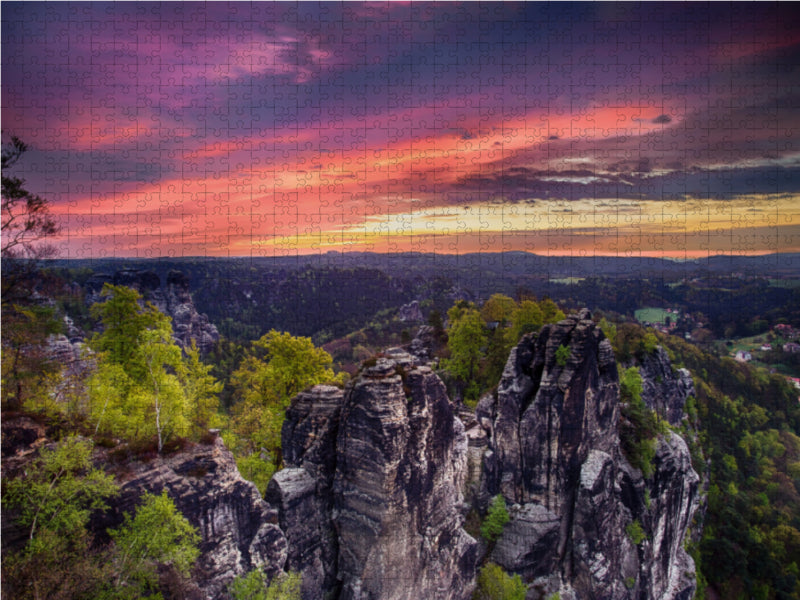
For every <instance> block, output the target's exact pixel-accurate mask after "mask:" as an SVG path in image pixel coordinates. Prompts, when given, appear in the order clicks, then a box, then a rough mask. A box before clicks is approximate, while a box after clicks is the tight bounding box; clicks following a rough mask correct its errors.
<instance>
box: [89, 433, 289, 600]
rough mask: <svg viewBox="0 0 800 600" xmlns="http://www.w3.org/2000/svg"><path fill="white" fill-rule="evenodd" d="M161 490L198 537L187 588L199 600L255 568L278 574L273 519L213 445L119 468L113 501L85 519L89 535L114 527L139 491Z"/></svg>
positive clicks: (282, 551) (281, 543)
mask: <svg viewBox="0 0 800 600" xmlns="http://www.w3.org/2000/svg"><path fill="white" fill-rule="evenodd" d="M96 452H100V451H96ZM97 458H98V460H99V461H102V462H104V463H105V462H107V458H105V457H102V456H101V455H98V457H97ZM164 489H166V490H167V494H168V495H169V497H170V498H172V500H173V501H174V502H175V506H176V508H177V509H178V510H179V511H180V512H181V513H183V515H184V516H185V517H186V518H187V519H188V520H189V522H190V523H191V524H192V525H194V526H195V527H197V529H198V530H199V532H200V535H201V543H200V557H199V559H198V561H197V564H196V566H195V569H194V573H193V581H194V582H195V584H196V585H197V587H198V588H199V593H200V596H201V597H204V598H208V599H212V598H213V599H216V598H226V597H227V587H228V585H229V584H230V582H231V581H232V580H233V579H234V578H235V577H236V576H237V575H241V574H244V573H247V572H249V571H251V570H253V569H255V568H258V567H261V568H263V569H264V571H265V573H266V574H267V575H268V576H269V577H273V576H274V575H276V574H277V573H278V572H280V571H282V570H283V569H284V565H285V563H286V559H287V555H288V546H287V542H286V537H285V536H284V534H283V532H282V531H281V529H280V527H279V526H278V512H277V511H276V510H275V509H274V508H272V507H271V506H270V505H269V504H267V503H266V502H264V500H262V498H261V495H260V494H259V493H258V490H257V489H256V487H255V485H253V484H252V483H250V482H248V481H245V480H244V479H242V477H241V475H240V474H239V471H238V470H237V468H236V461H235V460H234V458H233V455H232V454H231V453H230V451H228V450H227V449H226V448H225V446H224V444H223V443H222V440H221V439H220V438H216V440H215V441H214V442H213V443H212V444H208V445H205V444H198V445H195V446H192V447H190V448H188V449H187V450H185V451H182V452H179V453H176V454H174V455H168V456H164V457H158V458H154V459H152V460H149V461H146V462H143V461H132V462H129V463H127V464H126V472H125V480H124V481H123V482H122V483H121V488H120V495H119V496H117V497H115V498H112V499H110V501H109V505H110V510H109V511H107V512H106V513H102V514H96V515H94V516H93V519H92V526H93V529H94V530H95V531H97V532H99V533H102V532H104V531H105V530H106V529H107V528H108V527H117V526H119V524H120V523H121V522H122V516H123V514H124V513H126V512H127V513H132V512H133V511H134V510H135V508H136V506H137V505H138V504H139V502H140V498H141V495H142V494H143V493H144V492H150V493H153V494H160V493H161V491H162V490H164Z"/></svg>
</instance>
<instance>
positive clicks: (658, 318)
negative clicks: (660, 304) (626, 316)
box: [633, 308, 678, 325]
mask: <svg viewBox="0 0 800 600" xmlns="http://www.w3.org/2000/svg"><path fill="white" fill-rule="evenodd" d="M633 316H634V317H636V320H637V321H639V322H640V323H661V324H662V325H663V324H665V323H666V321H667V317H669V318H670V319H671V320H672V321H673V322H674V321H675V320H676V319H677V318H678V315H676V314H675V313H668V312H667V310H666V309H665V308H640V309H639V310H637V311H636V312H634V313H633Z"/></svg>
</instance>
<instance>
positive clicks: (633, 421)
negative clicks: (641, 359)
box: [619, 367, 663, 477]
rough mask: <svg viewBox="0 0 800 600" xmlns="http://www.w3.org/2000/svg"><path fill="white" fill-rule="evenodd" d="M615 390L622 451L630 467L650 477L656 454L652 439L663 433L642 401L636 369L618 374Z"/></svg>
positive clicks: (654, 440) (656, 417)
mask: <svg viewBox="0 0 800 600" xmlns="http://www.w3.org/2000/svg"><path fill="white" fill-rule="evenodd" d="M619 389H620V400H621V401H622V410H621V411H620V416H621V422H620V428H619V437H620V443H621V446H622V450H623V451H624V452H625V456H626V457H627V458H628V460H629V461H630V463H631V464H632V465H633V466H634V467H636V468H637V469H641V471H642V473H643V474H644V476H645V477H650V475H652V474H653V459H654V458H655V455H656V438H657V436H658V435H659V434H660V433H662V432H663V426H662V424H661V421H660V420H659V418H658V415H657V414H656V413H655V411H652V410H650V409H649V408H647V406H645V403H644V400H642V390H643V388H642V376H641V374H640V373H639V369H637V368H636V367H629V368H628V369H625V370H624V371H622V372H621V373H620V378H619Z"/></svg>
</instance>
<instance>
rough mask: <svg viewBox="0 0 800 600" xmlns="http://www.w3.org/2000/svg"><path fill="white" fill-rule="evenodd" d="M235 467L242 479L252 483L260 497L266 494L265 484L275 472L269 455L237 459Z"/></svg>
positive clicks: (260, 454) (252, 455) (273, 462)
mask: <svg viewBox="0 0 800 600" xmlns="http://www.w3.org/2000/svg"><path fill="white" fill-rule="evenodd" d="M236 466H237V468H238V469H239V473H241V475H242V477H244V478H245V479H247V481H251V482H253V483H254V484H255V485H256V487H257V488H258V491H259V492H261V495H262V496H263V495H264V494H266V492H267V484H269V480H270V479H272V476H273V475H274V474H275V471H276V470H277V467H276V466H275V460H274V458H273V457H272V456H271V455H266V456H265V455H263V454H262V453H253V454H248V455H247V456H240V457H237V458H236Z"/></svg>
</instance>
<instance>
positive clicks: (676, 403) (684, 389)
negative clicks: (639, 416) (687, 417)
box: [638, 346, 694, 425]
mask: <svg viewBox="0 0 800 600" xmlns="http://www.w3.org/2000/svg"><path fill="white" fill-rule="evenodd" d="M638 366H639V372H640V373H641V375H642V400H644V403H645V404H646V405H647V407H648V408H651V409H653V410H654V411H656V412H657V413H658V414H659V415H660V416H661V417H662V418H664V419H666V420H667V421H668V422H669V424H670V425H679V424H680V422H681V419H683V416H684V412H683V408H684V406H686V400H687V399H688V398H689V396H693V395H694V382H693V381H692V376H691V375H690V374H689V371H687V370H686V369H678V370H677V371H674V372H673V370H672V365H671V364H670V362H669V357H668V356H667V352H666V350H664V349H663V348H662V347H661V346H659V347H658V348H656V350H655V352H653V353H652V354H648V355H647V356H645V357H644V358H643V359H642V360H641V362H640V364H639V365H638Z"/></svg>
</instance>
